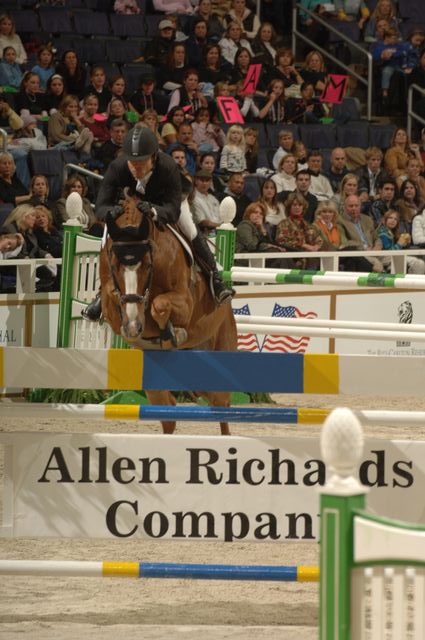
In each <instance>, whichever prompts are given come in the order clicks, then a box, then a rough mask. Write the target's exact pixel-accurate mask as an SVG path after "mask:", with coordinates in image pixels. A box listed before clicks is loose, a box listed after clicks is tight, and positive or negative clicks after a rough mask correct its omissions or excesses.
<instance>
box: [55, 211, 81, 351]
mask: <svg viewBox="0 0 425 640" xmlns="http://www.w3.org/2000/svg"><path fill="white" fill-rule="evenodd" d="M63 228H64V239H63V249H62V271H61V285H60V297H59V319H58V335H57V346H58V347H69V330H70V324H71V307H72V285H73V279H74V265H75V246H76V241H77V235H78V234H79V233H81V232H82V230H83V228H82V226H81V225H78V224H70V223H69V222H66V223H65V224H64V225H63Z"/></svg>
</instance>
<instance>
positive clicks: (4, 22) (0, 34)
mask: <svg viewBox="0 0 425 640" xmlns="http://www.w3.org/2000/svg"><path fill="white" fill-rule="evenodd" d="M6 47H13V48H14V49H15V51H16V62H17V63H18V64H25V63H26V62H27V53H26V51H25V48H24V45H23V44H22V40H21V38H20V37H19V36H18V34H17V33H16V31H15V22H14V20H13V18H12V17H11V16H10V15H9V14H7V13H2V14H1V15H0V57H1V56H2V55H3V53H2V52H3V51H4V49H5V48H6Z"/></svg>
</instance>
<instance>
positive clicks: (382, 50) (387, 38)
mask: <svg viewBox="0 0 425 640" xmlns="http://www.w3.org/2000/svg"><path fill="white" fill-rule="evenodd" d="M399 38H400V34H399V32H398V30H397V29H394V28H391V27H390V28H389V29H388V30H387V31H386V32H385V33H384V40H383V42H382V43H377V44H376V46H375V47H374V49H373V59H374V61H375V62H376V63H379V64H380V73H381V91H382V97H383V100H384V105H385V104H386V99H387V98H388V91H389V88H390V82H391V78H392V77H393V75H394V73H395V72H399V73H403V72H405V70H407V69H409V70H410V71H411V70H412V69H413V67H414V64H413V63H412V62H409V61H408V56H407V54H408V46H409V45H408V43H407V42H405V41H400V40H399ZM410 71H409V72H410Z"/></svg>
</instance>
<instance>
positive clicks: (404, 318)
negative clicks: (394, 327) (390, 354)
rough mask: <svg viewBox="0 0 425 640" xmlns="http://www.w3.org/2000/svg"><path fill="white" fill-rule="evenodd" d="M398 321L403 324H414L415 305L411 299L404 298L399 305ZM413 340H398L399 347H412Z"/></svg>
mask: <svg viewBox="0 0 425 640" xmlns="http://www.w3.org/2000/svg"><path fill="white" fill-rule="evenodd" d="M397 313H398V321H399V322H401V323H402V324H412V320H413V305H412V303H411V302H410V301H409V300H404V301H403V302H402V303H401V304H400V305H399V306H398V307H397ZM410 345H411V342H410V341H409V340H397V347H410Z"/></svg>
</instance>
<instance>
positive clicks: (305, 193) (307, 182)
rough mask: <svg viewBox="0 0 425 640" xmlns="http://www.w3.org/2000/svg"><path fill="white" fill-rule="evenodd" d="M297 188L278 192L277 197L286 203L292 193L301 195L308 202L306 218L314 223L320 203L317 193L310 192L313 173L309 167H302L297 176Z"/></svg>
mask: <svg viewBox="0 0 425 640" xmlns="http://www.w3.org/2000/svg"><path fill="white" fill-rule="evenodd" d="M295 185H296V189H295V190H294V191H282V192H281V193H279V194H278V196H277V199H278V201H279V202H281V203H282V204H285V202H286V199H287V198H288V196H289V195H290V194H291V193H296V194H297V195H299V196H301V197H302V198H303V199H304V200H305V201H306V202H307V209H306V210H305V211H304V218H305V220H306V221H307V222H310V223H313V222H314V217H315V212H316V209H317V206H318V204H319V201H318V199H317V198H316V196H315V195H313V194H312V193H311V192H310V187H311V175H310V173H309V172H308V170H307V169H301V170H300V171H298V172H297V175H296V176H295Z"/></svg>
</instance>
